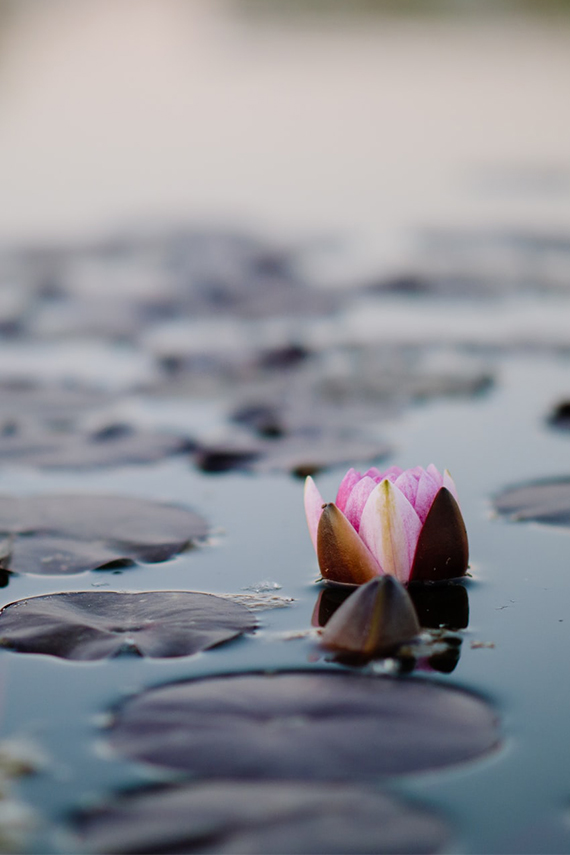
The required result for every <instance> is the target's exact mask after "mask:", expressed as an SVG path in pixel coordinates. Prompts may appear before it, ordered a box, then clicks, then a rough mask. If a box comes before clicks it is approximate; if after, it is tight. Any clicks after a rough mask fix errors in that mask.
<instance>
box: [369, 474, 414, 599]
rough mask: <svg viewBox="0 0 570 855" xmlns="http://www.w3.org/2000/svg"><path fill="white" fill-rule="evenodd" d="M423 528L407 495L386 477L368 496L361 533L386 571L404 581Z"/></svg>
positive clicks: (408, 574)
mask: <svg viewBox="0 0 570 855" xmlns="http://www.w3.org/2000/svg"><path fill="white" fill-rule="evenodd" d="M421 527H422V526H421V522H420V519H419V517H418V515H417V513H416V512H415V510H414V509H413V507H412V505H411V504H410V503H409V502H408V500H407V499H406V497H405V496H404V494H403V493H402V492H401V491H400V490H399V489H398V488H397V487H395V486H394V485H393V484H392V483H391V482H390V481H388V480H387V479H385V480H384V481H381V482H380V484H378V485H377V487H375V488H374V490H373V491H372V493H371V494H370V496H369V497H368V501H367V502H366V505H365V507H364V511H363V512H362V518H361V521H360V536H361V538H362V540H363V541H364V543H365V544H366V545H367V546H368V548H369V549H370V551H371V552H372V554H373V555H374V557H375V558H376V560H377V561H378V563H379V565H380V567H381V568H382V570H383V572H384V573H387V574H389V575H390V576H395V577H396V578H397V579H398V580H399V581H400V582H404V583H405V582H407V581H408V579H409V576H410V568H411V566H412V560H413V557H414V554H415V552H416V546H417V542H418V537H419V534H420V531H421Z"/></svg>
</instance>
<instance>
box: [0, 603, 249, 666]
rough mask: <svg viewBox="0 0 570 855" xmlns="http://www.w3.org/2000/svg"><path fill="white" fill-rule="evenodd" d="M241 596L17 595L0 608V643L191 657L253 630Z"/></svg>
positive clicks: (91, 655) (23, 649) (65, 652)
mask: <svg viewBox="0 0 570 855" xmlns="http://www.w3.org/2000/svg"><path fill="white" fill-rule="evenodd" d="M255 626H256V621H255V618H253V616H252V615H251V613H250V612H249V610H248V609H247V608H246V607H245V606H243V605H240V604H239V603H234V602H232V601H231V600H228V599H224V598H222V597H216V596H214V595H213V594H196V593H191V592H187V591H150V592H145V593H138V594H124V593H115V592H113V591H97V592H93V591H79V592H74V593H64V594H51V595H49V596H46V597H32V598H30V599H27V600H18V601H17V602H15V603H10V605H8V606H5V608H3V609H2V611H0V645H1V646H3V647H8V648H10V649H11V650H17V651H19V652H20V653H46V654H50V655H51V656H60V657H61V658H63V659H81V660H93V659H106V658H108V657H112V656H117V655H119V654H121V653H134V654H137V655H139V656H152V657H157V658H165V657H171V656H189V655H190V654H192V653H198V652H199V651H200V650H207V649H208V648H210V647H215V646H216V645H218V644H221V643H222V642H224V641H229V640H230V639H232V638H235V637H236V636H238V635H241V634H242V633H244V632H249V631H251V630H253V629H255Z"/></svg>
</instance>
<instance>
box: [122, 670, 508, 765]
mask: <svg viewBox="0 0 570 855" xmlns="http://www.w3.org/2000/svg"><path fill="white" fill-rule="evenodd" d="M109 739H110V742H111V745H112V746H113V748H114V749H115V750H116V751H117V752H119V753H120V754H121V755H124V756H127V757H129V758H131V759H134V760H140V761H145V762H148V763H153V764H158V765H160V766H166V767H169V768H172V769H178V770H184V771H185V772H188V773H191V774H192V775H197V776H207V777H209V778H242V779H252V778H253V779H258V778H263V779H271V778H273V779H285V780H293V779H302V780H307V781H311V780H313V781H319V780H320V781H365V780H374V779H376V778H378V776H380V775H394V774H402V773H408V772H419V771H421V770H424V769H437V768H440V767H444V766H448V765H452V764H455V763H461V762H464V761H467V760H472V759H474V758H476V757H479V756H481V755H484V754H486V753H487V752H489V751H491V750H493V749H494V748H496V747H497V745H498V742H499V733H498V727H497V718H496V715H495V713H494V711H493V710H492V709H491V708H490V707H489V706H488V704H486V703H485V702H484V701H483V700H482V699H480V698H478V697H476V696H475V695H472V694H469V693H467V692H463V691H459V690H457V689H451V688H448V687H444V686H441V685H437V684H434V683H429V682H423V681H420V680H409V679H395V678H386V677H365V676H361V675H356V674H334V673H327V672H312V673H279V674H272V675H268V674H248V675H232V676H228V677H222V678H212V679H206V680H193V681H190V682H184V683H178V684H172V685H167V686H163V687H160V688H158V689H151V690H149V691H147V692H143V693H142V694H140V695H138V696H136V697H134V698H132V699H131V700H130V701H128V702H127V703H126V704H125V705H124V706H123V707H122V708H120V709H119V710H118V712H117V713H116V715H115V717H114V721H113V723H112V726H111V729H110V733H109Z"/></svg>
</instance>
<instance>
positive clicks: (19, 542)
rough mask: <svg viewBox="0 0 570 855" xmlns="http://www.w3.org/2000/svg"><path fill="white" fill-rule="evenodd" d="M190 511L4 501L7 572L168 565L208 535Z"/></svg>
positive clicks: (65, 498)
mask: <svg viewBox="0 0 570 855" xmlns="http://www.w3.org/2000/svg"><path fill="white" fill-rule="evenodd" d="M207 530H208V528H207V524H206V522H205V520H203V519H202V517H200V516H198V514H196V513H194V512H193V511H190V510H188V509H186V508H182V507H178V506H176V505H166V504H161V503H158V502H151V501H147V500H145V499H135V498H130V497H121V496H101V495H95V496H91V495H69V494H62V495H61V494H58V495H51V494H46V495H44V496H21V497H18V496H6V495H0V537H2V538H4V539H5V540H4V543H3V548H2V555H3V557H2V559H1V564H2V567H3V568H5V569H8V570H11V571H12V572H14V573H40V574H46V573H47V574H56V575H57V574H61V573H65V574H67V573H82V572H83V571H85V570H95V569H98V568H101V567H104V566H105V565H108V564H115V563H116V562H119V563H120V564H125V563H127V564H128V563H132V562H133V561H145V562H151V563H153V562H159V561H166V560H167V559H168V558H170V557H171V556H172V555H176V554H177V553H179V552H182V551H183V550H184V549H186V548H188V547H189V546H192V545H193V544H195V543H196V542H197V541H198V540H199V539H200V538H203V537H204V536H205V535H206V533H207Z"/></svg>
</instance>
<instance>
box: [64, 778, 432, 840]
mask: <svg viewBox="0 0 570 855" xmlns="http://www.w3.org/2000/svg"><path fill="white" fill-rule="evenodd" d="M76 828H77V830H78V833H79V838H80V841H81V844H82V846H81V849H82V851H85V850H87V851H88V852H101V853H106V852H109V853H110V852H112V853H117V855H118V853H127V852H138V853H156V852H161V853H181V852H204V853H207V852H220V853H223V852H226V853H234V855H237V853H251V855H254V853H259V855H263V853H267V855H269V853H276V855H277V853H283V852H287V853H290V855H294V853H299V855H302V853H307V855H308V853H330V855H336V853H338V855H342V853H346V852H351V853H370V852H375V853H395V852H398V853H406V852H409V853H430V852H438V851H440V850H441V849H442V848H443V846H444V844H445V843H446V842H447V838H448V833H447V829H446V827H445V825H444V824H443V822H442V821H441V820H440V819H439V818H438V817H437V816H434V815H432V814H430V813H428V812H427V811H426V810H423V809H421V808H418V807H416V806H411V805H408V804H406V803H405V802H403V801H397V800H396V799H394V798H392V797H391V796H388V795H386V794H384V793H381V792H375V791H374V790H367V789H364V788H361V787H355V786H347V785H344V786H339V785H336V786H335V785H330V784H317V785H315V784H308V783H306V782H305V781H296V782H295V783H294V784H290V783H282V782H275V781H272V782H263V783H258V782H253V783H252V782H248V783H244V782H239V783H236V782H232V781H214V782H212V783H204V784H193V785H184V786H177V787H176V786H175V787H160V788H154V789H153V788H147V789H143V790H139V791H134V792H132V793H127V794H125V795H123V796H120V797H119V798H115V799H113V802H112V803H110V804H108V805H106V806H103V807H100V808H98V809H95V810H92V811H89V812H86V813H84V814H82V815H81V816H80V817H78V819H77V822H76Z"/></svg>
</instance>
